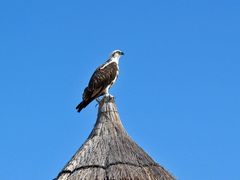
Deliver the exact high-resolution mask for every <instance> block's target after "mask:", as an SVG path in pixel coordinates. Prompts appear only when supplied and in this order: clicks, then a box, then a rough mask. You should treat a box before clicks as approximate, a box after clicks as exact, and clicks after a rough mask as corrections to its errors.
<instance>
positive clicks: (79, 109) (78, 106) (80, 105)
mask: <svg viewBox="0 0 240 180" xmlns="http://www.w3.org/2000/svg"><path fill="white" fill-rule="evenodd" d="M86 106H87V105H86V104H85V101H82V102H81V103H79V104H78V105H77V107H76V109H77V112H80V111H81V110H82V109H83V108H85V107H86Z"/></svg>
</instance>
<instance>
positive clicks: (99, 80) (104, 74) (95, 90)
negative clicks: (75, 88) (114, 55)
mask: <svg viewBox="0 0 240 180" xmlns="http://www.w3.org/2000/svg"><path fill="white" fill-rule="evenodd" d="M102 67H104V65H102V66H100V67H99V68H97V69H96V70H95V72H94V73H93V75H92V77H91V79H90V81H89V83H88V87H86V88H85V90H84V93H83V100H84V101H87V100H89V99H93V98H94V99H95V98H97V97H98V96H100V95H101V94H102V93H103V92H104V90H105V89H106V88H107V86H108V85H110V84H111V82H112V81H113V80H114V79H115V77H116V76H117V71H118V66H117V64H116V63H115V62H112V63H110V64H109V65H107V66H105V67H104V68H102Z"/></svg>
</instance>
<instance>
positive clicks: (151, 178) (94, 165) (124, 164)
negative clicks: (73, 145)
mask: <svg viewBox="0 0 240 180" xmlns="http://www.w3.org/2000/svg"><path fill="white" fill-rule="evenodd" d="M95 179H99V180H121V179H124V180H173V179H174V178H173V177H172V176H171V175H170V174H169V173H168V172H167V171H166V170H165V169H164V168H163V167H161V166H160V165H158V164H157V163H155V162H154V161H153V160H152V158H151V157H149V156H148V154H146V153H145V152H144V150H143V149H142V148H140V147H139V146H138V145H137V144H136V143H135V142H134V141H133V140H132V139H131V138H130V137H129V136H128V135H127V133H126V131H125V129H124V128H123V126H122V123H121V121H120V118H119V114H118V112H117V108H116V105H115V102H114V98H108V97H105V98H103V100H102V101H101V103H100V105H99V110H98V118H97V122H96V124H95V126H94V129H93V130H92V132H91V134H90V136H89V137H88V139H87V140H86V142H85V143H84V144H83V145H82V147H81V148H80V149H79V150H78V151H77V153H76V154H75V155H74V156H73V157H72V159H71V160H70V161H69V162H68V163H67V165H66V166H65V167H64V169H63V170H62V171H61V172H60V173H59V175H58V177H57V178H56V179H55V180H95Z"/></svg>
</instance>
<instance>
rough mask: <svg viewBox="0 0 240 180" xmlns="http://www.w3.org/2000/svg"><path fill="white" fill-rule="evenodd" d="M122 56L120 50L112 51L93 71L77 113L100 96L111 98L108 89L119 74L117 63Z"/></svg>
mask: <svg viewBox="0 0 240 180" xmlns="http://www.w3.org/2000/svg"><path fill="white" fill-rule="evenodd" d="M122 55H124V53H123V52H122V51H120V50H115V51H113V52H112V53H111V55H110V57H109V59H108V60H107V61H106V62H105V63H104V64H102V65H101V66H100V67H98V68H97V69H96V70H95V72H94V73H93V75H92V77H91V79H90V81H89V83H88V86H87V87H86V88H85V89H84V92H83V95H82V102H81V103H80V104H78V105H77V107H76V109H77V111H78V112H80V111H81V110H82V109H83V108H85V107H86V106H87V105H88V104H89V103H91V102H92V101H93V100H94V99H97V98H98V97H100V96H102V95H105V96H111V95H110V94H109V89H110V88H111V86H112V85H113V84H114V83H115V82H116V80H117V77H118V73H119V66H118V63H119V59H120V57H121V56H122Z"/></svg>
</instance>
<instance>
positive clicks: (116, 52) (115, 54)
mask: <svg viewBox="0 0 240 180" xmlns="http://www.w3.org/2000/svg"><path fill="white" fill-rule="evenodd" d="M123 55H124V53H123V52H122V51H120V50H115V51H113V52H112V53H111V55H110V57H111V58H112V57H114V58H116V57H121V56H123Z"/></svg>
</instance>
